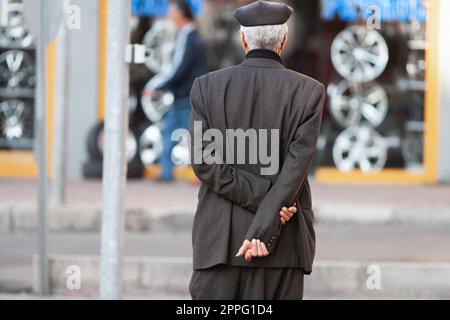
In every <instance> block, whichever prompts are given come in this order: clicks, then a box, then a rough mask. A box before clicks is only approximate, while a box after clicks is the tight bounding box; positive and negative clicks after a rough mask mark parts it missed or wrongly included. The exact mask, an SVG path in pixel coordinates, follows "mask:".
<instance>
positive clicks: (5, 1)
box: [0, 0, 9, 27]
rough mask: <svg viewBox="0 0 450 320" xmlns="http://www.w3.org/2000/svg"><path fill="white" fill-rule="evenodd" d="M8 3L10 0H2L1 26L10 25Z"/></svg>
mask: <svg viewBox="0 0 450 320" xmlns="http://www.w3.org/2000/svg"><path fill="white" fill-rule="evenodd" d="M8 3H9V0H0V26H1V27H4V26H7V25H8V10H7V9H8Z"/></svg>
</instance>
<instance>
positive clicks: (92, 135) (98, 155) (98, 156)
mask: <svg viewBox="0 0 450 320" xmlns="http://www.w3.org/2000/svg"><path fill="white" fill-rule="evenodd" d="M102 132H103V122H99V123H97V124H96V125H95V126H94V127H93V128H92V129H91V130H90V131H89V135H88V139H87V151H88V154H89V157H90V158H91V159H92V160H102V159H103V153H102V150H100V146H99V136H100V134H101V133H102Z"/></svg>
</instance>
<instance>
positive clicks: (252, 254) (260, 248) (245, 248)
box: [236, 204, 297, 262]
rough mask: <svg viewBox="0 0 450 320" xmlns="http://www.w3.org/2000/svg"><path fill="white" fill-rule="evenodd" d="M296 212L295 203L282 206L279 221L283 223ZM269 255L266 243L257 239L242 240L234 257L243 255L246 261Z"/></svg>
mask: <svg viewBox="0 0 450 320" xmlns="http://www.w3.org/2000/svg"><path fill="white" fill-rule="evenodd" d="M296 213H297V207H296V205H295V204H294V205H292V207H290V208H286V207H283V208H281V210H280V213H279V216H280V223H281V224H282V225H285V224H286V223H287V222H289V220H291V219H292V217H293V216H294V214H296ZM268 255H269V251H268V250H267V247H266V245H265V244H264V243H263V242H262V241H261V240H259V239H253V240H252V241H250V240H244V243H243V244H242V246H241V247H240V249H239V251H238V253H237V254H236V257H242V256H243V257H244V258H245V260H246V261H249V262H250V261H252V259H253V258H256V257H267V256H268Z"/></svg>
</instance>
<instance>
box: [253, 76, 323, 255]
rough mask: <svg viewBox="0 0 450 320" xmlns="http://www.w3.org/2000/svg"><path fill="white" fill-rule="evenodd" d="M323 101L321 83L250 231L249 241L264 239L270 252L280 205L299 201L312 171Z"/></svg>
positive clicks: (278, 232) (308, 105) (285, 205)
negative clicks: (299, 196)
mask: <svg viewBox="0 0 450 320" xmlns="http://www.w3.org/2000/svg"><path fill="white" fill-rule="evenodd" d="M324 100H325V87H324V86H323V85H322V84H320V85H318V86H317V87H316V88H315V89H314V90H313V91H312V94H311V96H310V98H309V101H308V102H307V104H306V108H305V111H304V115H303V117H302V120H301V123H300V126H299V127H298V128H297V130H296V132H295V135H294V137H293V140H292V141H291V143H290V145H289V148H288V152H287V155H286V159H285V161H284V163H283V165H282V168H281V171H280V174H279V175H278V177H277V180H276V182H275V183H274V184H273V186H272V187H271V189H270V191H269V192H268V194H267V195H266V197H265V198H264V200H263V201H262V202H261V204H260V206H259V209H258V211H257V212H256V215H255V217H254V218H253V221H252V224H251V225H250V228H249V229H248V231H247V234H246V237H245V238H246V239H247V240H250V241H251V240H252V239H259V240H261V241H262V242H263V243H264V244H266V246H267V249H268V251H269V252H272V251H273V250H274V247H275V245H276V242H277V240H278V236H279V235H280V232H281V223H280V221H279V215H278V213H279V211H280V208H282V207H289V206H291V205H292V204H293V203H294V201H296V199H297V198H298V195H299V193H300V192H301V189H302V187H303V185H304V183H305V181H306V178H307V175H308V172H309V170H310V167H311V163H312V160H313V156H314V152H315V148H316V144H317V139H318V136H319V131H320V124H321V119H322V111H323V105H324Z"/></svg>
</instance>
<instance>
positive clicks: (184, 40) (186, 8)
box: [143, 0, 207, 182]
mask: <svg viewBox="0 0 450 320" xmlns="http://www.w3.org/2000/svg"><path fill="white" fill-rule="evenodd" d="M168 17H169V19H170V20H171V21H172V22H173V23H174V24H175V26H176V28H177V37H176V45H175V52H174V56H173V60H172V65H171V68H170V70H168V71H167V72H164V73H162V74H159V75H157V76H156V77H154V78H153V79H152V80H151V81H150V82H149V83H148V84H147V86H146V88H145V89H144V93H143V94H144V95H147V96H149V97H154V96H156V94H157V91H166V90H167V91H171V92H172V93H173V94H174V96H175V101H174V103H173V105H172V106H171V108H170V109H169V111H168V112H167V113H166V114H165V116H164V119H163V129H162V136H163V144H164V147H163V152H162V154H161V158H160V165H161V173H160V176H159V180H160V181H164V182H169V181H172V180H173V179H174V176H173V167H174V164H173V162H172V149H173V147H174V142H173V141H172V139H171V136H172V133H173V132H174V131H175V130H177V129H187V128H188V126H189V117H190V114H191V107H190V103H189V94H190V92H191V88H192V84H193V82H194V79H195V78H197V77H199V76H201V75H203V74H205V73H206V72H207V65H206V56H205V50H204V43H203V40H202V38H201V37H200V35H199V33H198V32H197V30H196V28H195V25H194V15H193V12H192V9H191V7H190V5H189V3H188V2H187V1H185V0H170V2H169V11H168Z"/></svg>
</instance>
